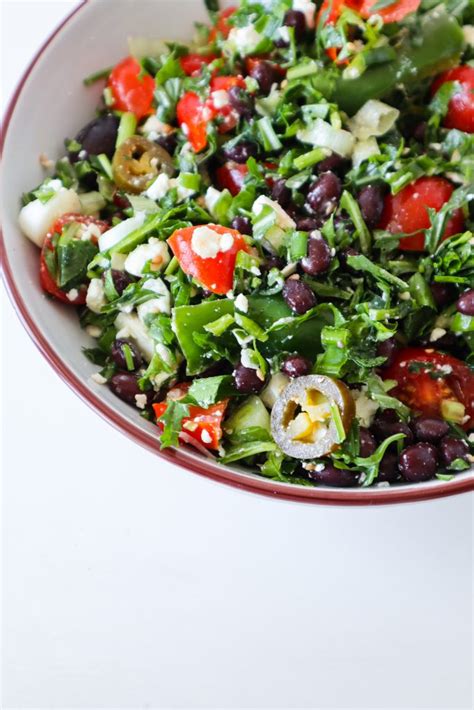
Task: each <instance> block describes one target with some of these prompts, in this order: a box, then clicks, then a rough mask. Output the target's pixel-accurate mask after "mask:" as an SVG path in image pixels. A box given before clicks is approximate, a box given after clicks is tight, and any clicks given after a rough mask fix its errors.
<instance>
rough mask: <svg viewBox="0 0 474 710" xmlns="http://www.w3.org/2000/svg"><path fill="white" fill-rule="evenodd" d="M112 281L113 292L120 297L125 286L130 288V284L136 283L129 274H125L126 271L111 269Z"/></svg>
mask: <svg viewBox="0 0 474 710" xmlns="http://www.w3.org/2000/svg"><path fill="white" fill-rule="evenodd" d="M112 280H113V282H114V286H115V290H116V291H117V293H118V295H119V296H121V295H122V293H123V292H124V291H125V289H126V288H127V286H130V284H132V283H134V282H135V281H136V278H135V277H134V276H131V275H130V274H127V272H126V271H118V270H117V269H112Z"/></svg>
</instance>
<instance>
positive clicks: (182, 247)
mask: <svg viewBox="0 0 474 710" xmlns="http://www.w3.org/2000/svg"><path fill="white" fill-rule="evenodd" d="M202 226H206V227H209V229H212V230H213V232H217V234H219V235H230V236H231V237H232V245H231V246H230V247H228V246H227V245H226V247H227V248H226V249H225V250H224V251H218V252H217V254H216V255H215V256H214V257H208V258H204V257H202V256H199V255H198V254H196V252H195V251H194V249H193V243H192V240H193V235H194V233H195V231H196V230H197V229H200V228H202ZM211 236H212V235H211ZM168 244H169V245H170V247H171V249H172V251H173V254H174V255H175V256H176V258H177V259H178V261H179V265H180V266H181V268H182V269H183V271H184V273H185V274H188V275H189V276H193V277H194V278H195V279H196V280H197V281H199V283H201V284H202V285H203V286H204V288H206V289H208V290H209V291H212V292H213V293H217V294H220V295H224V294H226V293H227V292H228V291H230V290H231V289H232V282H233V278H234V267H235V258H236V256H237V253H238V252H239V251H249V247H248V246H247V243H246V241H245V239H244V238H243V236H242V235H241V234H240V232H238V231H237V230H235V229H230V228H229V227H222V226H221V225H220V224H209V225H200V226H196V227H186V228H184V229H177V230H176V231H175V232H174V233H173V234H172V235H171V237H170V238H169V239H168Z"/></svg>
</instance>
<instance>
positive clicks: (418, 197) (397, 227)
mask: <svg viewBox="0 0 474 710" xmlns="http://www.w3.org/2000/svg"><path fill="white" fill-rule="evenodd" d="M453 190H454V188H453V186H452V185H451V183H450V182H449V181H448V180H446V179H445V178H442V177H422V178H419V179H418V180H416V181H415V182H413V183H412V184H411V185H407V186H406V187H404V188H403V190H401V191H400V192H399V193H398V194H397V195H387V197H386V198H385V205H384V210H383V213H382V217H381V220H380V224H379V228H380V229H386V230H388V231H389V232H391V233H392V234H399V233H400V232H408V233H410V234H411V233H412V232H414V234H411V236H410V237H403V238H402V239H400V249H402V250H404V251H423V249H424V234H423V232H422V231H420V230H423V229H428V227H429V226H430V224H431V222H430V218H429V214H428V212H427V209H426V208H427V207H431V208H432V209H435V210H436V211H439V210H440V209H441V207H442V206H443V205H444V204H445V203H446V202H447V201H448V200H449V198H450V197H451V195H452V193H453ZM463 228H464V217H463V214H462V211H461V210H460V209H458V210H454V211H453V213H452V215H451V217H450V219H449V220H448V222H447V224H446V229H445V230H444V235H443V239H447V238H448V237H451V236H452V235H453V234H458V232H462V230H463Z"/></svg>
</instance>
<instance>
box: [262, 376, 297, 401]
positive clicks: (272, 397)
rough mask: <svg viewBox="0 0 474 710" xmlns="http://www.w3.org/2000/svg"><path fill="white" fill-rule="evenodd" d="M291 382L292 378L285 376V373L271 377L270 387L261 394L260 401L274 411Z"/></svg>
mask: <svg viewBox="0 0 474 710" xmlns="http://www.w3.org/2000/svg"><path fill="white" fill-rule="evenodd" d="M289 381H290V378H289V377H287V376H286V375H284V374H283V372H276V373H275V374H274V375H272V376H271V377H270V380H269V382H268V385H267V386H266V387H265V389H264V390H262V392H261V393H260V399H261V400H262V402H263V403H264V405H265V406H266V407H268V409H272V407H273V405H274V404H275V402H276V401H277V399H278V397H279V396H280V395H281V393H282V392H283V390H284V389H285V387H286V386H287V384H288V383H289Z"/></svg>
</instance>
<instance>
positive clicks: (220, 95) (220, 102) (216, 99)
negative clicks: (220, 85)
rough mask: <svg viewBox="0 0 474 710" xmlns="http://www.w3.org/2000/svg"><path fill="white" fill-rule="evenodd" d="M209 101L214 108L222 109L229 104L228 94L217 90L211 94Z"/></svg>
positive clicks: (223, 90)
mask: <svg viewBox="0 0 474 710" xmlns="http://www.w3.org/2000/svg"><path fill="white" fill-rule="evenodd" d="M211 99H212V103H213V104H214V106H215V107H216V108H224V106H227V105H228V103H229V94H228V93H227V91H226V90H225V89H218V90H217V91H213V92H212V93H211Z"/></svg>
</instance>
